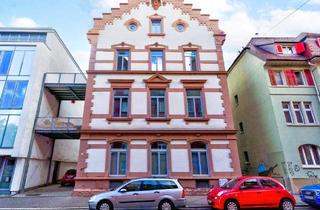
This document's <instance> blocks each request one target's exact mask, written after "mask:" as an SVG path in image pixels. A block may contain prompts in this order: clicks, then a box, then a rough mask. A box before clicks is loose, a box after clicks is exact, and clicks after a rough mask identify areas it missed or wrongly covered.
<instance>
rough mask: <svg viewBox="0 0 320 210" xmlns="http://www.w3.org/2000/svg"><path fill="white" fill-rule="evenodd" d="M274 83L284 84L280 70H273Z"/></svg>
mask: <svg viewBox="0 0 320 210" xmlns="http://www.w3.org/2000/svg"><path fill="white" fill-rule="evenodd" d="M274 76H275V81H276V85H284V80H283V76H282V72H281V71H276V72H274Z"/></svg>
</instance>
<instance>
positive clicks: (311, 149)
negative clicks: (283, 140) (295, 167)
mask: <svg viewBox="0 0 320 210" xmlns="http://www.w3.org/2000/svg"><path fill="white" fill-rule="evenodd" d="M299 154H300V158H301V162H302V165H303V166H306V167H310V166H311V167H312V166H317V167H318V166H320V147H319V146H316V145H311V144H305V145H302V146H300V147H299Z"/></svg>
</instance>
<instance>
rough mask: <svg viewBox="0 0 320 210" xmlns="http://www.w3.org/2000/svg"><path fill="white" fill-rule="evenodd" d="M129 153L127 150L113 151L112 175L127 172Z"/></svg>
mask: <svg viewBox="0 0 320 210" xmlns="http://www.w3.org/2000/svg"><path fill="white" fill-rule="evenodd" d="M126 161H127V153H126V152H125V151H111V166H110V175H125V174H126V164H127V163H126Z"/></svg>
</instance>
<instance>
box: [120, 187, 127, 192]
mask: <svg viewBox="0 0 320 210" xmlns="http://www.w3.org/2000/svg"><path fill="white" fill-rule="evenodd" d="M119 192H120V193H126V192H127V190H126V189H125V188H122V189H121V190H119Z"/></svg>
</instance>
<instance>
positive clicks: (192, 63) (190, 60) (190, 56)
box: [184, 51, 198, 71]
mask: <svg viewBox="0 0 320 210" xmlns="http://www.w3.org/2000/svg"><path fill="white" fill-rule="evenodd" d="M184 60H185V65H186V70H187V71H197V70H198V65H197V51H185V52H184Z"/></svg>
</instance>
